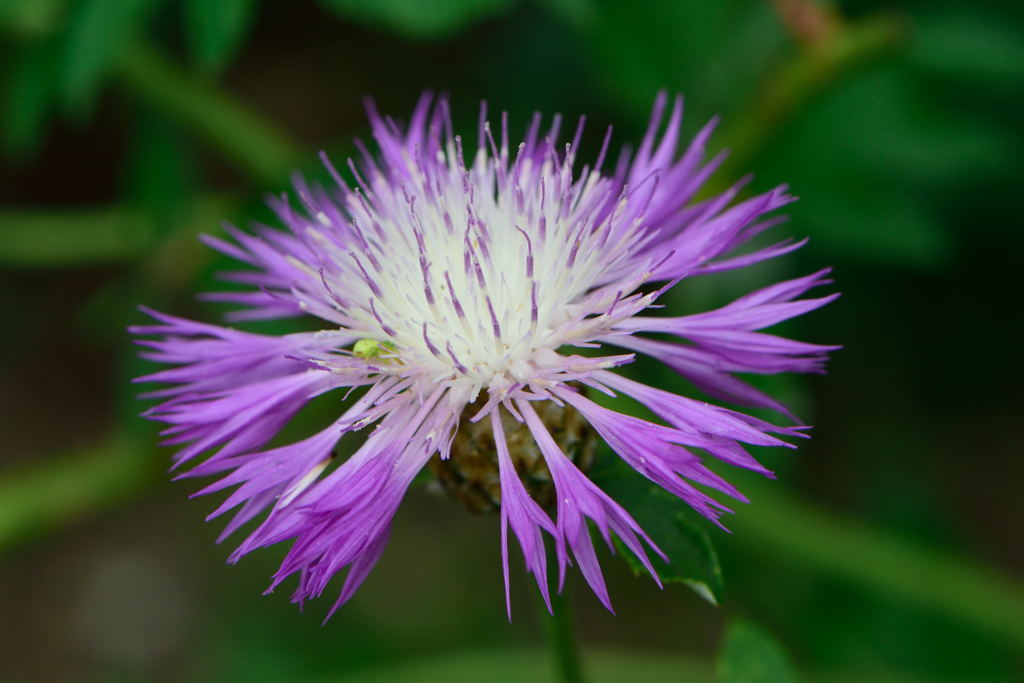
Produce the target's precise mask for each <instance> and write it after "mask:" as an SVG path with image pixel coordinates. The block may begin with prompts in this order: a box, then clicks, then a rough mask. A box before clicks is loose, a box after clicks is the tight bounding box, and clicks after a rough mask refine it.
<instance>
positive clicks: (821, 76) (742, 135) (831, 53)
mask: <svg viewBox="0 0 1024 683" xmlns="http://www.w3.org/2000/svg"><path fill="white" fill-rule="evenodd" d="M906 33H907V29H906V26H905V22H904V21H903V20H902V19H901V18H900V17H898V16H894V15H890V14H881V15H877V16H872V17H868V18H866V19H860V20H857V21H854V22H841V23H839V24H838V26H837V27H836V29H835V30H834V32H832V33H831V34H830V35H828V36H827V38H826V39H823V40H820V41H817V42H815V43H814V44H813V45H810V46H808V47H805V48H804V49H801V50H800V51H799V52H797V53H796V54H794V55H792V56H791V57H789V58H787V59H785V60H784V61H782V62H781V63H780V64H778V65H777V66H776V67H775V68H774V69H772V70H771V71H770V72H769V73H768V75H767V77H766V78H765V79H764V81H762V83H761V84H760V86H759V87H758V89H757V91H756V93H755V95H754V97H753V98H752V100H751V101H750V102H748V103H747V104H746V105H744V106H743V107H741V109H740V113H739V114H738V115H734V116H732V117H730V118H729V119H728V123H727V124H726V125H725V126H724V127H723V129H722V132H721V134H720V137H719V140H721V142H722V145H723V147H725V148H727V149H729V151H730V154H729V158H728V159H727V160H726V162H725V164H724V165H723V168H722V170H721V171H719V172H718V173H717V174H716V177H718V178H731V177H733V176H734V175H735V170H737V169H745V168H748V167H749V166H750V162H751V159H752V158H753V157H755V156H756V155H757V154H758V153H759V152H760V151H761V150H763V149H764V148H765V147H766V146H767V145H768V141H769V140H771V139H772V138H773V137H774V136H775V135H776V134H777V133H778V130H779V129H780V128H781V127H782V126H783V125H784V124H785V123H787V122H789V121H790V120H792V119H793V118H794V114H795V112H796V111H797V110H798V109H799V108H800V107H802V106H803V105H805V104H806V103H807V101H808V100H809V99H811V98H812V97H814V96H815V95H816V94H818V93H819V92H820V91H821V90H822V89H823V88H824V87H825V86H826V85H828V84H829V83H832V82H835V81H836V80H838V79H839V78H841V77H842V76H844V75H846V74H847V73H848V72H850V71H852V70H853V69H855V68H856V67H858V66H861V65H862V64H864V63H866V62H869V61H871V60H873V59H877V58H878V57H880V56H882V55H885V54H888V53H891V52H893V51H894V50H895V49H896V48H897V47H898V46H899V45H900V44H901V43H902V42H903V40H904V38H905V37H906Z"/></svg>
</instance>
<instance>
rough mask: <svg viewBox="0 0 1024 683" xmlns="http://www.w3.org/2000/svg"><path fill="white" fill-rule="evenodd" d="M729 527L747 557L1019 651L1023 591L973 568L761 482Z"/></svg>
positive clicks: (747, 487)
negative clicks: (761, 556) (883, 599)
mask: <svg viewBox="0 0 1024 683" xmlns="http://www.w3.org/2000/svg"><path fill="white" fill-rule="evenodd" d="M741 488H743V490H744V492H745V493H747V494H748V496H749V497H750V500H751V505H750V507H749V508H745V509H742V510H740V511H739V512H738V514H737V515H736V516H735V517H734V518H732V519H731V520H730V522H729V526H730V528H732V529H733V531H735V533H734V534H733V536H732V537H731V539H730V541H732V542H735V543H738V544H741V545H742V544H747V546H748V549H749V552H757V553H771V554H772V555H774V556H775V557H776V558H779V559H780V560H783V561H785V562H789V563H792V564H793V565H796V566H798V567H801V568H804V569H808V570H811V571H813V572H816V573H818V574H822V575H826V576H832V577H836V578H839V579H843V580H846V581H848V582H849V583H852V584H855V585H857V586H859V587H860V588H862V589H867V590H870V591H873V592H876V593H879V594H881V595H888V596H890V597H892V598H893V599H896V600H901V601H903V602H908V603H914V604H916V605H917V606H919V607H921V608H923V609H926V610H928V611H930V612H932V613H934V614H939V615H943V616H946V617H949V618H950V619H952V620H954V621H957V622H959V623H961V624H965V625H970V626H973V627H975V628H977V629H979V630H981V631H985V632H987V633H989V634H990V635H992V636H995V637H999V638H1002V639H1005V640H1009V641H1012V642H1015V643H1017V644H1018V645H1020V646H1024V586H1022V585H1021V584H1020V583H1019V582H1017V581H1014V580H1013V579H1011V578H1010V577H1007V576H1004V575H1002V574H999V573H997V572H995V571H993V570H991V569H988V568H986V567H984V566H981V565H980V564H979V563H977V562H972V561H968V560H965V559H962V558H961V557H957V556H953V555H948V554H945V553H942V552H939V551H936V550H934V549H931V548H928V547H926V546H923V545H920V544H917V543H914V542H912V541H910V540H908V539H905V538H900V537H898V536H894V535H891V534H889V533H887V532H885V531H884V530H881V529H878V528H873V527H871V526H869V525H867V524H864V523H862V522H859V521H857V520H855V519H851V518H846V517H843V516H841V515H839V514H836V513H834V512H830V511H828V510H825V509H823V508H821V507H818V506H815V505H811V504H808V503H805V502H802V501H800V500H798V499H795V498H792V497H790V496H789V495H787V494H785V493H782V492H780V490H779V489H778V488H777V486H772V485H765V484H764V483H763V482H753V481H751V482H744V483H743V486H742V487H741Z"/></svg>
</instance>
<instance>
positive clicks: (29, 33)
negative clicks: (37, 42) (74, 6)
mask: <svg viewBox="0 0 1024 683" xmlns="http://www.w3.org/2000/svg"><path fill="white" fill-rule="evenodd" d="M67 4H68V0H0V29H3V30H4V31H7V32H9V33H12V34H14V35H15V36H21V37H26V38H28V37H37V36H40V35H45V34H47V33H49V32H51V31H52V30H53V29H54V28H55V27H56V26H57V23H58V20H59V18H60V16H61V15H62V14H63V13H64V10H65V7H66V6H67Z"/></svg>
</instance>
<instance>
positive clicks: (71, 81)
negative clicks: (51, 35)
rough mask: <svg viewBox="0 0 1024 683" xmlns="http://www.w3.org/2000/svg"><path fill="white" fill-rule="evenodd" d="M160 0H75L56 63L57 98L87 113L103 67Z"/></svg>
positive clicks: (77, 111)
mask: <svg viewBox="0 0 1024 683" xmlns="http://www.w3.org/2000/svg"><path fill="white" fill-rule="evenodd" d="M160 2H162V0H79V1H78V2H77V3H75V4H74V5H73V6H72V8H71V12H70V13H69V16H68V18H67V24H66V33H65V36H64V41H63V54H62V59H61V62H60V84H61V99H62V100H63V102H64V105H65V107H67V109H68V110H69V111H70V112H72V113H73V114H75V115H79V116H80V115H83V114H86V113H88V111H89V109H90V108H91V106H92V103H93V100H94V99H95V97H96V94H97V91H98V90H99V87H100V85H101V83H102V81H103V76H104V74H105V72H106V70H107V68H108V67H109V66H110V65H111V63H112V62H113V60H114V59H115V58H116V57H117V55H118V52H119V51H120V50H121V49H122V48H123V47H124V46H125V45H126V44H127V43H129V42H130V41H131V40H132V39H133V38H134V37H135V36H136V35H137V34H138V33H139V32H140V31H141V29H142V27H143V25H144V23H145V21H146V19H147V17H148V16H149V13H150V11H151V10H153V9H154V8H155V7H156V5H157V4H158V3H160Z"/></svg>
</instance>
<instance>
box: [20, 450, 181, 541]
mask: <svg viewBox="0 0 1024 683" xmlns="http://www.w3.org/2000/svg"><path fill="white" fill-rule="evenodd" d="M147 441H148V440H144V439H141V438H138V437H132V436H127V435H116V436H114V438H112V439H110V440H109V441H106V442H104V443H102V444H100V445H98V446H95V447H92V448H86V449H83V450H81V451H76V452H73V453H68V454H66V455H61V456H52V457H49V458H40V461H39V462H37V463H36V464H34V465H32V466H31V467H25V468H24V469H22V470H21V471H14V472H7V473H4V476H3V477H2V478H0V549H4V548H8V547H10V546H12V545H14V544H16V543H19V542H21V541H25V540H28V539H30V538H32V537H35V536H38V535H39V534H42V533H44V532H47V531H51V530H53V529H58V528H61V527H64V526H66V525H68V524H70V523H73V522H75V521H76V520H78V519H80V518H82V517H83V516H86V515H92V514H95V513H96V512H97V511H99V510H103V509H106V508H109V507H113V506H115V505H117V504H119V503H121V502H122V501H124V500H127V499H129V498H132V497H134V496H137V495H139V493H141V492H142V491H145V490H146V488H148V486H149V485H150V484H151V483H152V482H154V481H157V480H158V479H159V476H160V469H161V466H160V463H161V461H160V459H159V458H154V457H153V448H152V446H151V445H149V444H148V443H147Z"/></svg>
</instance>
